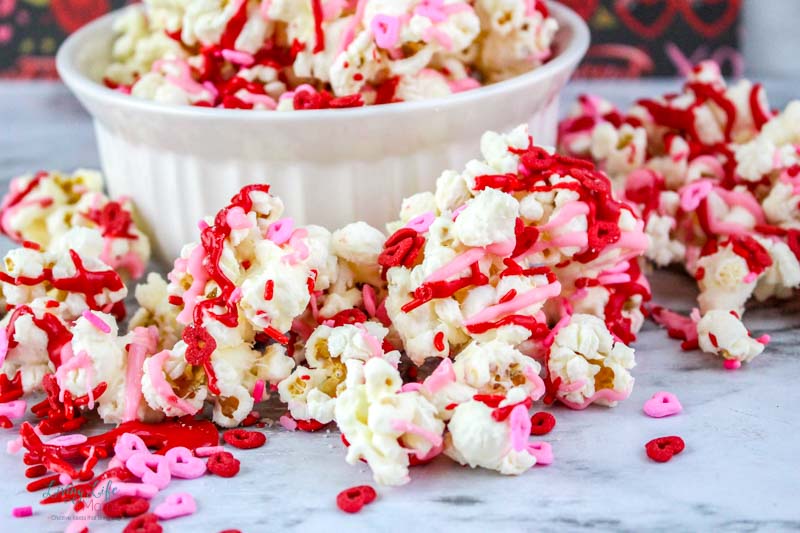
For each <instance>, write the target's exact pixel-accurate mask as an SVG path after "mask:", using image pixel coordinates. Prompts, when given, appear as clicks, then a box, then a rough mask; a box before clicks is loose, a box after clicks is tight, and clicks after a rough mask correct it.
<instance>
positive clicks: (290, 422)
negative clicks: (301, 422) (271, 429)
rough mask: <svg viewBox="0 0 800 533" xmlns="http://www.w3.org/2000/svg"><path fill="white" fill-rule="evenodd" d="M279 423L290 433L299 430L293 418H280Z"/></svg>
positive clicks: (284, 416)
mask: <svg viewBox="0 0 800 533" xmlns="http://www.w3.org/2000/svg"><path fill="white" fill-rule="evenodd" d="M278 422H280V424H281V425H282V426H283V427H284V428H285V429H288V430H289V431H294V430H296V429H297V422H296V421H295V420H294V419H293V418H290V417H288V416H286V415H283V416H282V417H280V418H279V419H278Z"/></svg>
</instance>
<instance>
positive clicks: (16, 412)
mask: <svg viewBox="0 0 800 533" xmlns="http://www.w3.org/2000/svg"><path fill="white" fill-rule="evenodd" d="M27 406H28V403H27V402H26V401H25V400H13V401H10V402H5V403H0V416H7V417H8V418H11V419H16V418H22V417H23V416H24V415H25V408H26V407H27Z"/></svg>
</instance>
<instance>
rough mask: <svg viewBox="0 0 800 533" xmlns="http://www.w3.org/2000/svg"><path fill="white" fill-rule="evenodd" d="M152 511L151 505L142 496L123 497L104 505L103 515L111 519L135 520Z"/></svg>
mask: <svg viewBox="0 0 800 533" xmlns="http://www.w3.org/2000/svg"><path fill="white" fill-rule="evenodd" d="M149 510H150V503H149V502H148V501H147V500H146V499H144V498H142V497H141V496H122V497H121V498H117V499H116V500H111V501H110V502H106V503H105V504H104V505H103V514H104V515H106V516H107V517H109V518H133V517H134V516H139V515H143V514H144V513H146V512H147V511H149Z"/></svg>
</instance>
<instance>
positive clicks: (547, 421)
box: [531, 411, 556, 436]
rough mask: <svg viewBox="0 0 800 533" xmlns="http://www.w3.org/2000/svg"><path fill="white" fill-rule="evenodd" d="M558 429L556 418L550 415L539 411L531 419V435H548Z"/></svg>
mask: <svg viewBox="0 0 800 533" xmlns="http://www.w3.org/2000/svg"><path fill="white" fill-rule="evenodd" d="M554 427H556V417H554V416H553V415H551V414H550V413H546V412H544V411H539V412H538V413H534V414H533V416H532V417H531V435H537V436H540V435H547V434H548V433H550V432H551V431H552V430H553V428H554Z"/></svg>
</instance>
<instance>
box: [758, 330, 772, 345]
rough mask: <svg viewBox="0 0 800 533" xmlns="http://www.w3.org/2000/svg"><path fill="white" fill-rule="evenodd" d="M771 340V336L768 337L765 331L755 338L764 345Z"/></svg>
mask: <svg viewBox="0 0 800 533" xmlns="http://www.w3.org/2000/svg"><path fill="white" fill-rule="evenodd" d="M771 340H772V337H770V336H769V335H767V334H766V333H765V334H763V335H761V336H760V337H759V338H757V339H756V341H758V342H760V343H761V344H763V345H764V346H766V345H767V344H769V341H771Z"/></svg>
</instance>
